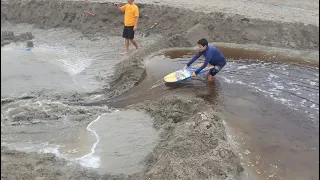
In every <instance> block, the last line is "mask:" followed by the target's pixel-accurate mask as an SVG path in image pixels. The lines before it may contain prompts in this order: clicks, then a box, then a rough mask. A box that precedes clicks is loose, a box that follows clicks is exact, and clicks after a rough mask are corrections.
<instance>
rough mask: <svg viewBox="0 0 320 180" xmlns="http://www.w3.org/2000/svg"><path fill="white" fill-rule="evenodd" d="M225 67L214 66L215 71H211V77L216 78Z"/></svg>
mask: <svg viewBox="0 0 320 180" xmlns="http://www.w3.org/2000/svg"><path fill="white" fill-rule="evenodd" d="M223 67H224V66H214V68H213V69H211V70H210V72H209V73H210V75H211V76H215V75H216V74H217V73H218V72H219V71H220V70H221V69H222V68H223Z"/></svg>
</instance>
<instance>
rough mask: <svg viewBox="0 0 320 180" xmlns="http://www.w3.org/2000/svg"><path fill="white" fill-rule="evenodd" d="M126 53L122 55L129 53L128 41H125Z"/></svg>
mask: <svg viewBox="0 0 320 180" xmlns="http://www.w3.org/2000/svg"><path fill="white" fill-rule="evenodd" d="M125 46H126V52H125V53H124V54H128V53H129V39H125Z"/></svg>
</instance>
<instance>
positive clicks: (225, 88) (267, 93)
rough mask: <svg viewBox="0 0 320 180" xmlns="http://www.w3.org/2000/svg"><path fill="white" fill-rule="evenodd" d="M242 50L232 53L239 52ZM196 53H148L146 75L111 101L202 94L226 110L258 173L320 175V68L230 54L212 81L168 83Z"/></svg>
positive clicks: (245, 159)
mask: <svg viewBox="0 0 320 180" xmlns="http://www.w3.org/2000/svg"><path fill="white" fill-rule="evenodd" d="M239 51H240V50H238V52H239ZM236 52H237V51H233V52H230V51H229V55H230V54H233V58H235V57H236V55H237V53H236ZM193 53H194V51H171V52H170V51H169V52H165V53H163V54H161V55H158V56H154V57H151V58H150V59H147V60H146V61H145V66H146V68H147V70H146V73H145V79H144V80H143V81H142V82H140V84H139V85H137V86H136V87H135V88H133V89H131V90H130V91H128V92H126V93H124V94H122V95H121V96H120V97H117V98H116V99H113V100H110V101H109V102H108V103H109V104H110V105H112V106H114V107H124V106H126V105H127V104H134V103H136V102H139V101H143V100H152V99H156V98H159V97H161V96H165V95H167V94H174V93H180V94H181V93H186V95H189V96H194V95H196V96H197V97H199V98H203V99H205V100H207V101H208V102H210V103H212V105H213V106H215V107H216V108H217V109H219V110H220V111H221V113H222V115H223V116H224V119H225V121H226V123H227V124H228V126H227V127H228V131H229V137H230V142H232V144H233V146H234V147H235V149H236V151H237V152H238V153H239V155H240V157H241V159H242V163H243V165H244V166H245V167H246V168H247V170H248V171H249V172H250V176H251V177H252V179H318V178H319V171H318V167H319V162H318V158H319V121H318V119H319V69H318V68H317V67H314V66H310V65H311V64H312V63H311V64H307V63H303V64H302V65H295V63H296V62H297V61H295V60H293V62H294V63H289V62H290V58H288V59H287V60H286V61H285V62H286V63H283V62H281V59H278V60H277V62H272V61H270V60H268V61H259V60H256V59H257V58H253V59H255V60H245V59H243V58H245V57H242V60H232V61H231V60H229V62H228V65H227V66H226V67H225V68H224V69H223V71H221V72H220V73H219V75H217V77H216V80H215V82H214V84H213V85H212V86H207V85H206V81H205V79H204V78H203V77H196V78H195V79H193V80H189V81H186V82H184V83H181V84H176V85H166V84H164V83H163V81H162V78H163V76H164V75H166V74H168V73H170V72H172V71H174V70H177V69H179V68H181V67H183V66H184V65H185V64H186V63H187V62H188V60H189V59H190V57H191V56H190V55H192V54H193ZM227 53H228V52H227ZM227 53H226V54H227ZM227 55H228V54H227ZM243 55H245V54H242V55H241V56H243ZM248 55H249V56H251V58H252V57H254V54H250V52H248ZM238 57H240V54H238ZM273 57H274V58H275V57H276V56H273Z"/></svg>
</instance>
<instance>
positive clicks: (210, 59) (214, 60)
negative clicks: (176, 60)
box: [187, 46, 227, 75]
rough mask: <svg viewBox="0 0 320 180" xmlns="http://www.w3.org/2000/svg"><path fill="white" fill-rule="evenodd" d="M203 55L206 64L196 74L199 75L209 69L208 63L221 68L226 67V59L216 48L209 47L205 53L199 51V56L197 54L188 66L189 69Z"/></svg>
mask: <svg viewBox="0 0 320 180" xmlns="http://www.w3.org/2000/svg"><path fill="white" fill-rule="evenodd" d="M201 55H204V57H205V58H206V59H205V60H204V63H203V65H202V66H201V67H199V68H198V69H197V70H196V71H195V73H196V74H197V75H198V74H199V72H200V71H201V70H202V69H203V68H205V67H207V65H208V63H209V64H211V65H213V66H220V67H221V68H222V67H223V66H225V65H226V63H227V62H226V58H225V57H224V55H223V54H222V53H221V52H220V51H219V50H218V49H217V48H216V47H214V46H208V47H207V49H206V50H204V51H202V52H201V51H199V52H198V54H196V55H195V56H194V57H193V58H192V59H191V60H190V62H189V63H188V64H187V66H188V67H189V66H190V65H191V64H192V63H193V62H194V61H196V60H197V59H198V58H199V57H200V56H201Z"/></svg>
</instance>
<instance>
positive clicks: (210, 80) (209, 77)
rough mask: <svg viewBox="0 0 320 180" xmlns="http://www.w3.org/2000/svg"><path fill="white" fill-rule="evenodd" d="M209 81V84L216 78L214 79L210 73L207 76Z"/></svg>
mask: <svg viewBox="0 0 320 180" xmlns="http://www.w3.org/2000/svg"><path fill="white" fill-rule="evenodd" d="M207 80H208V82H213V80H214V77H213V76H211V74H210V73H208V75H207Z"/></svg>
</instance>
